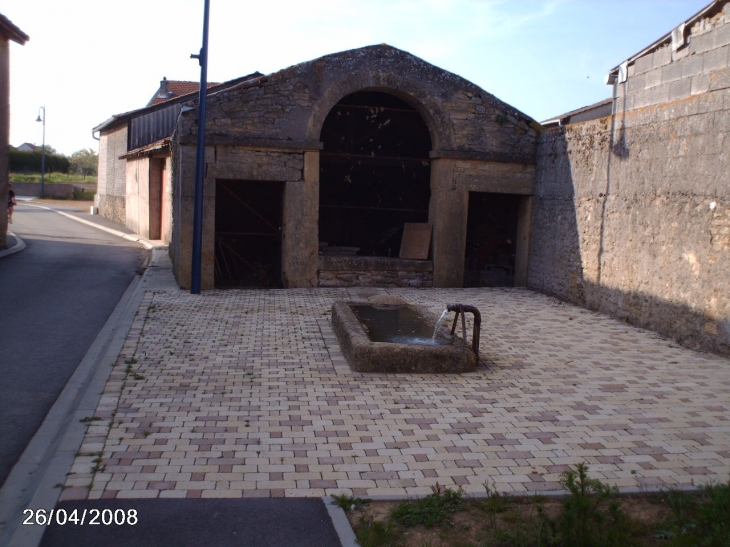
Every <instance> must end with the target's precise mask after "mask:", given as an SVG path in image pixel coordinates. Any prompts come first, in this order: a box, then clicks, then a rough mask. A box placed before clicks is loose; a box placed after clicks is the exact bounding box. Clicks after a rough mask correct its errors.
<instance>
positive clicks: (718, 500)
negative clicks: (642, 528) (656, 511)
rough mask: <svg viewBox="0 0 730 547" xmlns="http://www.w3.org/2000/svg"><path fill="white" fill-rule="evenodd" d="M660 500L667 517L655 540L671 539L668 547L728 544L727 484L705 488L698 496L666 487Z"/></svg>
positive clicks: (729, 499) (729, 488)
mask: <svg viewBox="0 0 730 547" xmlns="http://www.w3.org/2000/svg"><path fill="white" fill-rule="evenodd" d="M662 500H663V501H664V503H666V505H667V507H669V509H670V510H671V514H670V516H669V518H668V519H667V522H666V526H664V527H662V528H661V529H658V530H656V532H655V536H656V537H659V538H663V539H671V543H669V545H671V546H672V547H690V546H691V547H727V546H728V545H730V482H729V483H728V484H710V485H707V486H705V487H704V488H703V489H702V491H701V492H700V494H699V495H693V494H688V493H686V492H682V491H681V490H677V489H674V488H670V489H669V490H667V491H665V492H663V493H662Z"/></svg>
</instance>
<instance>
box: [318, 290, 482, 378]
mask: <svg viewBox="0 0 730 547" xmlns="http://www.w3.org/2000/svg"><path fill="white" fill-rule="evenodd" d="M437 322H438V319H437V318H436V317H435V316H433V315H432V314H431V313H430V312H429V311H428V310H426V309H425V308H421V307H419V306H412V305H410V304H407V303H406V302H405V300H403V299H401V298H397V297H390V296H375V297H371V298H370V299H369V300H368V301H360V302H358V301H351V302H343V301H341V302H335V303H334V304H333V305H332V327H333V329H334V331H335V334H336V335H337V339H338V341H339V342H340V347H341V348H342V353H344V355H345V357H346V358H347V361H348V363H349V364H350V367H351V368H352V370H354V371H357V372H415V373H457V372H471V371H473V370H475V369H476V365H477V356H476V354H475V353H474V351H473V350H472V348H471V347H469V346H467V345H466V344H465V343H464V341H463V340H462V339H461V338H458V337H456V336H451V335H450V334H449V331H448V329H445V328H443V327H441V328H439V329H438V331H437V332H436V335H435V336H433V333H434V328H435V326H436V323H437Z"/></svg>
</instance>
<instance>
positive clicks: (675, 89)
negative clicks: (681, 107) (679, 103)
mask: <svg viewBox="0 0 730 547" xmlns="http://www.w3.org/2000/svg"><path fill="white" fill-rule="evenodd" d="M691 91H692V80H691V79H690V78H686V79H682V80H676V81H674V82H672V84H671V87H670V88H669V100H671V101H676V100H678V99H686V98H687V97H689V96H690V93H691Z"/></svg>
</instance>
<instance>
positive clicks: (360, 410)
mask: <svg viewBox="0 0 730 547" xmlns="http://www.w3.org/2000/svg"><path fill="white" fill-rule="evenodd" d="M379 292H381V293H383V294H391V295H396V296H400V297H402V298H404V299H405V300H407V301H408V302H411V303H418V304H422V305H425V306H428V307H429V308H430V309H431V310H433V311H434V312H435V313H439V312H440V311H441V310H443V308H444V306H445V304H446V303H451V302H463V303H467V304H473V305H476V306H477V307H478V308H479V309H480V310H481V312H482V317H483V324H482V339H481V356H482V358H483V359H485V360H486V361H487V362H488V368H487V367H480V368H479V369H478V370H477V371H476V372H474V373H468V374H461V375H455V374H452V375H433V374H361V373H356V372H352V371H351V370H350V368H349V366H348V365H347V363H346V361H345V359H344V357H343V356H342V353H341V352H340V350H339V345H338V343H337V340H336V338H335V337H334V334H333V332H332V329H331V325H330V307H331V305H332V302H334V301H335V300H340V299H351V298H354V297H358V295H361V294H362V291H360V290H359V289H311V290H304V289H296V290H248V291H243V290H242V291H238V290H231V291H211V292H206V293H204V294H203V295H191V294H188V293H185V292H182V291H180V292H148V293H147V294H146V295H145V298H144V300H143V302H142V304H141V306H140V309H139V313H138V316H137V318H136V320H135V323H134V325H133V327H132V329H131V331H130V333H129V335H128V337H127V340H126V343H125V346H124V349H123V351H122V354H121V355H120V356H119V359H118V361H117V363H116V367H115V369H114V372H113V373H112V376H111V377H110V379H109V381H108V383H107V385H106V389H105V391H104V394H103V396H102V398H101V401H100V403H99V406H98V409H97V411H96V413H95V416H94V418H97V419H95V420H92V421H90V422H89V428H88V432H87V435H86V438H85V440H84V443H83V445H82V448H81V450H80V452H79V455H78V457H77V458H76V462H75V464H74V466H73V469H72V473H71V474H70V475H69V477H68V480H67V483H66V487H67V488H66V489H65V490H64V492H63V494H62V499H80V498H91V499H97V498H115V497H117V498H148V497H160V498H173V497H189V498H207V497H242V496H263V497H270V496H274V497H281V496H287V497H289V496H292V497H293V496H322V495H324V494H328V493H333V492H350V493H354V494H355V495H400V496H406V495H421V494H428V493H430V492H431V487H432V486H434V485H435V484H436V483H439V484H440V485H442V486H449V487H456V486H462V487H463V488H464V490H465V491H466V492H468V493H472V492H484V483H487V482H488V483H490V484H494V485H495V486H496V487H497V488H498V489H499V490H501V491H505V492H524V491H544V490H555V489H558V488H559V484H558V481H559V478H560V473H562V472H563V471H565V470H567V469H569V468H570V466H571V465H574V464H576V463H578V462H582V461H584V462H587V463H588V465H589V466H590V472H591V475H592V476H595V477H597V478H600V479H602V480H605V481H606V482H608V483H609V484H615V485H617V486H619V487H637V486H647V487H649V486H651V487H655V486H670V485H690V484H701V483H703V482H707V481H723V482H724V481H727V480H728V478H729V476H730V475H729V473H730V361H728V360H727V359H723V358H721V357H718V356H713V355H708V354H703V353H697V352H694V351H691V350H687V349H683V348H680V347H678V346H677V345H676V344H675V343H673V342H670V341H668V340H666V339H664V338H661V337H659V336H657V335H655V334H653V333H650V332H647V331H643V330H640V329H636V328H633V327H630V326H627V325H625V324H623V323H620V322H617V321H614V320H612V319H609V318H607V317H605V316H602V315H599V314H596V313H592V312H589V311H587V310H584V309H581V308H577V307H574V306H571V305H568V304H564V303H561V302H559V301H557V300H555V299H553V298H550V297H547V296H544V295H541V294H538V293H534V292H532V291H529V290H524V289H428V290H419V289H398V290H395V289H387V290H386V289H380V290H379ZM371 293H372V290H371Z"/></svg>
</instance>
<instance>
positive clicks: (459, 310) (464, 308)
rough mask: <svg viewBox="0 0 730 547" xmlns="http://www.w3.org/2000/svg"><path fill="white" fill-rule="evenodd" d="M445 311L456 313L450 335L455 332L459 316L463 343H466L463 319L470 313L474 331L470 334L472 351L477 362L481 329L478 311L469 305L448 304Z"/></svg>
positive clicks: (464, 320)
mask: <svg viewBox="0 0 730 547" xmlns="http://www.w3.org/2000/svg"><path fill="white" fill-rule="evenodd" d="M446 311H449V312H452V311H453V312H456V316H454V324H453V325H452V327H451V334H452V335H453V334H454V331H455V330H456V324H457V321H458V319H459V316H460V315H461V323H462V328H463V329H464V342H465V343H466V319H465V313H467V312H468V313H471V314H472V315H473V316H474V330H473V333H472V341H471V344H472V350H474V354H475V355H476V356H477V360H479V334H480V332H481V329H482V314H481V313H480V312H479V310H478V309H477V308H476V307H474V306H470V305H469V304H448V305H447V306H446Z"/></svg>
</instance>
